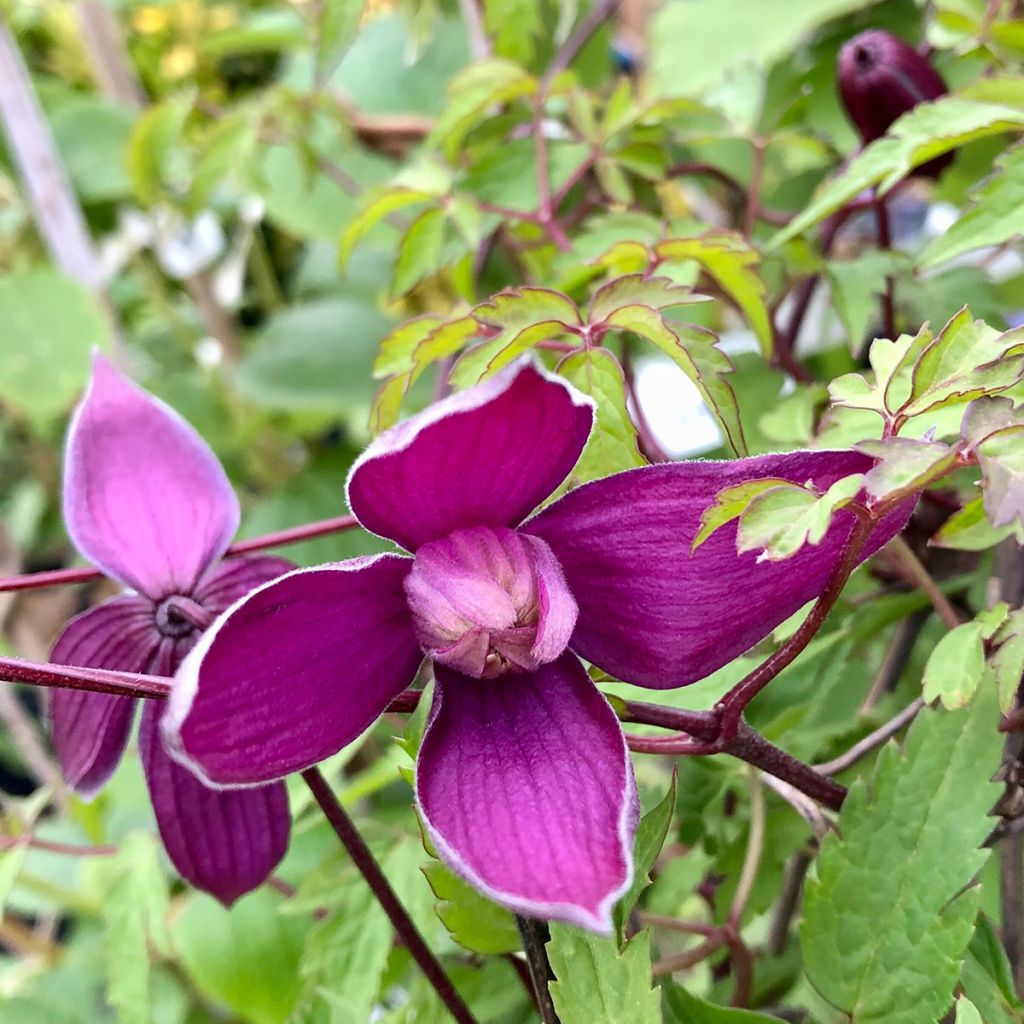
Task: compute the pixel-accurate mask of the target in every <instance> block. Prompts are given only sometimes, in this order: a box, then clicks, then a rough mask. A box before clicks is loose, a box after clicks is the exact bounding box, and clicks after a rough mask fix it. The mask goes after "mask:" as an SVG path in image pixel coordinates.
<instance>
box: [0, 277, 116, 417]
mask: <svg viewBox="0 0 1024 1024" xmlns="http://www.w3.org/2000/svg"><path fill="white" fill-rule="evenodd" d="M0 309H2V310H3V317H2V319H0V399H3V400H4V401H7V402H10V403H11V404H12V405H14V406H15V407H17V408H18V409H19V410H20V411H22V412H23V413H25V414H26V415H27V416H28V417H29V418H30V419H31V420H33V421H35V422H39V421H42V420H45V419H47V418H48V417H51V416H55V415H57V414H59V413H61V412H63V411H64V410H65V409H67V407H68V406H69V405H70V404H71V402H72V401H73V400H74V399H75V398H76V397H77V395H78V393H79V392H80V391H81V389H82V388H83V387H84V386H85V383H86V381H87V380H88V377H89V352H90V350H91V349H92V347H93V346H94V345H98V346H99V347H100V348H108V347H109V345H110V324H109V321H108V320H107V318H106V317H105V316H104V315H103V313H102V311H101V310H100V307H99V305H98V303H97V302H96V300H95V299H94V298H93V297H92V295H90V294H89V292H87V291H86V290H85V289H84V288H83V287H82V286H81V285H79V284H77V283H76V282H74V281H72V280H71V278H69V277H65V276H64V275H63V274H60V273H58V272H57V271H56V270H27V271H15V272H13V273H8V274H6V275H4V276H3V277H2V278H0Z"/></svg>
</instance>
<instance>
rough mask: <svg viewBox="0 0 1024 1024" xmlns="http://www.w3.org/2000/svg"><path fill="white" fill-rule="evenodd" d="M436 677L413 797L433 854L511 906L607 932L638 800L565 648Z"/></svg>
mask: <svg viewBox="0 0 1024 1024" xmlns="http://www.w3.org/2000/svg"><path fill="white" fill-rule="evenodd" d="M435 677H436V680H437V695H436V697H435V700H434V706H433V708H432V709H431V717H430V723H429V725H428V727H427V732H426V735H425V736H424V737H423V745H422V746H421V747H420V756H419V764H418V766H417V771H416V797H417V800H418V802H419V806H420V810H421V812H422V814H423V820H424V822H425V823H426V826H427V829H428V832H429V834H430V839H431V841H432V842H433V844H434V846H435V848H436V849H437V852H438V854H439V856H440V857H441V859H442V860H444V861H445V863H447V864H448V866H449V867H451V868H452V870H453V871H456V872H457V873H458V874H460V875H461V876H462V877H463V878H465V879H466V880H467V881H468V882H470V883H471V884H472V885H474V886H476V887H477V888H478V889H480V890H481V891H483V892H484V893H486V894H487V895H488V896H489V897H491V899H494V900H497V901H498V902H499V903H503V904H504V905H505V906H507V907H510V908H511V909H513V910H515V911H517V912H519V913H524V914H528V915H531V916H535V917H543V918H550V919H554V920H561V921H570V922H572V923H574V924H579V925H582V926H583V927H585V928H591V929H593V930H594V931H599V932H606V933H607V932H609V931H610V930H611V908H612V906H613V904H614V903H615V901H616V900H617V899H618V898H619V896H621V895H622V893H623V892H625V890H626V889H627V888H628V886H629V884H630V881H631V878H632V873H633V864H632V841H633V831H634V829H635V825H636V807H637V804H636V788H635V784H634V781H633V769H632V765H631V764H630V760H629V753H628V752H627V750H626V744H625V740H624V738H623V735H622V730H621V729H620V727H619V723H618V719H617V718H616V717H615V713H614V712H613V711H612V709H611V707H610V706H609V704H608V702H607V701H606V700H605V698H604V697H603V696H602V695H601V693H600V692H599V691H598V689H597V687H595V686H594V684H593V682H592V681H591V679H590V677H589V676H588V675H587V673H586V672H585V671H584V669H583V666H582V665H581V664H580V662H579V660H578V659H577V658H576V657H574V656H573V655H572V654H565V655H563V656H562V657H561V658H560V659H559V660H558V661H555V662H551V663H549V664H547V665H544V666H542V667H541V668H539V669H537V671H536V672H531V673H528V674H523V675H505V676H500V677H499V678H497V679H490V680H478V679H470V678H468V677H467V676H463V675H461V674H459V673H457V672H453V671H451V670H450V669H447V668H445V667H443V666H441V665H438V666H436V667H435Z"/></svg>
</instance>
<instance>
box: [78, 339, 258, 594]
mask: <svg viewBox="0 0 1024 1024" xmlns="http://www.w3.org/2000/svg"><path fill="white" fill-rule="evenodd" d="M238 517H239V510H238V500H237V499H236V497H235V494H234V491H232V489H231V484H230V483H229V482H228V478H227V476H226V475H225V474H224V470H223V469H222V468H221V465H220V463H219V462H218V461H217V459H216V457H215V456H214V454H213V452H211V451H210V449H209V448H208V447H207V445H206V443H205V442H204V441H203V439H202V438H201V437H200V436H199V435H198V434H197V433H196V432H195V430H194V429H193V428H192V427H191V426H190V425H189V424H188V423H186V422H185V421H184V420H183V419H182V418H181V417H180V416H179V415H178V414H177V413H176V412H175V411H174V410H173V409H171V408H169V407H168V406H166V405H164V403H163V402H161V401H159V400H158V399H156V398H154V397H153V396H152V395H150V394H149V393H148V392H146V391H143V390H142V389H141V388H140V387H138V386H137V385H135V384H133V383H132V382H131V381H129V380H128V379H127V378H126V377H123V376H122V375H121V374H120V373H118V371H117V370H115V369H114V367H113V366H112V365H111V364H110V363H109V362H108V361H107V360H106V359H105V358H104V357H103V356H102V355H100V354H99V353H97V354H96V356H95V357H94V360H93V374H92V381H91V383H90V385H89V390H88V391H87V392H86V395H85V398H84V399H83V400H82V403H81V405H79V407H78V409H77V410H76V412H75V415H74V417H73V419H72V421H71V428H70V430H69V432H68V444H67V453H66V456H65V464H64V519H65V522H66V523H67V528H68V533H69V534H70V536H71V539H72V540H73V541H74V543H75V546H76V547H77V548H78V550H79V551H81V552H82V554H83V555H85V556H86V557H87V558H90V559H92V561H94V562H95V563H96V564H97V565H98V566H99V567H100V568H101V569H102V570H103V571H104V572H106V573H108V574H109V575H111V576H113V577H114V578H115V579H118V580H120V581H122V582H123V583H126V584H128V585H129V586H131V587H133V588H134V589H135V590H138V591H140V592H141V593H143V594H146V595H147V596H148V597H151V598H153V599H155V600H156V599H159V598H161V597H164V596H166V595H167V594H171V593H179V594H187V593H189V592H190V591H191V589H192V587H193V586H194V585H195V583H196V581H197V580H198V579H199V577H200V576H201V575H202V573H203V571H204V570H205V569H206V568H207V567H208V566H210V565H211V564H212V563H213V562H214V561H216V560H217V559H218V558H219V557H220V556H221V555H222V554H223V553H224V550H225V549H226V548H227V546H228V544H230V543H231V538H232V537H233V536H234V535H235V531H236V530H237V529H238Z"/></svg>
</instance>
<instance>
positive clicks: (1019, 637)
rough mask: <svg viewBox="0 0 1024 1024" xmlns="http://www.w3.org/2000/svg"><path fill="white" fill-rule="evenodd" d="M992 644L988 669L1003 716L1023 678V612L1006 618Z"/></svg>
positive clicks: (1017, 612) (1011, 704) (1016, 612)
mask: <svg viewBox="0 0 1024 1024" xmlns="http://www.w3.org/2000/svg"><path fill="white" fill-rule="evenodd" d="M986 639H987V638H986ZM992 644H993V646H994V647H995V651H994V652H993V654H992V656H991V657H990V658H989V668H990V669H991V670H992V673H993V675H994V676H995V679H996V689H997V690H998V692H999V707H1000V710H1001V711H1002V712H1003V713H1004V714H1005V713H1006V712H1008V711H1009V710H1010V708H1011V707H1012V706H1013V702H1014V700H1015V698H1016V696H1017V687H1018V686H1019V685H1020V680H1021V676H1024V612H1021V611H1015V612H1013V613H1012V614H1010V615H1009V616H1007V619H1006V621H1005V622H1004V623H1002V624H1001V625H1000V627H999V629H998V630H997V631H996V633H995V634H994V636H993V637H992Z"/></svg>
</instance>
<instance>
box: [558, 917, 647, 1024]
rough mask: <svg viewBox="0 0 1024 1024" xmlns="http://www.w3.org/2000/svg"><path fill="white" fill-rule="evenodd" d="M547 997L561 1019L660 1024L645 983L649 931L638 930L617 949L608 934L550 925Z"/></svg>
mask: <svg viewBox="0 0 1024 1024" xmlns="http://www.w3.org/2000/svg"><path fill="white" fill-rule="evenodd" d="M547 951H548V960H549V961H550V963H551V969H552V970H553V971H554V973H555V978H556V979H557V980H555V981H553V982H551V985H550V990H551V998H552V1000H553V1001H554V1004H555V1010H556V1011H557V1013H558V1016H559V1019H560V1020H561V1022H562V1024H627V1022H628V1024H661V1021H662V1017H661V1000H660V998H659V996H658V992H657V990H655V989H652V988H651V936H650V932H647V931H643V932H640V934H639V935H637V936H636V937H635V938H633V939H632V940H631V941H630V942H629V943H628V944H627V945H626V948H625V950H623V952H622V953H621V954H620V953H619V946H618V943H617V942H616V941H615V940H614V939H606V938H602V937H601V936H599V935H593V934H592V933H590V932H586V931H583V929H581V928H573V927H571V926H569V925H564V924H552V925H551V941H550V942H549V943H548V944H547Z"/></svg>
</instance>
